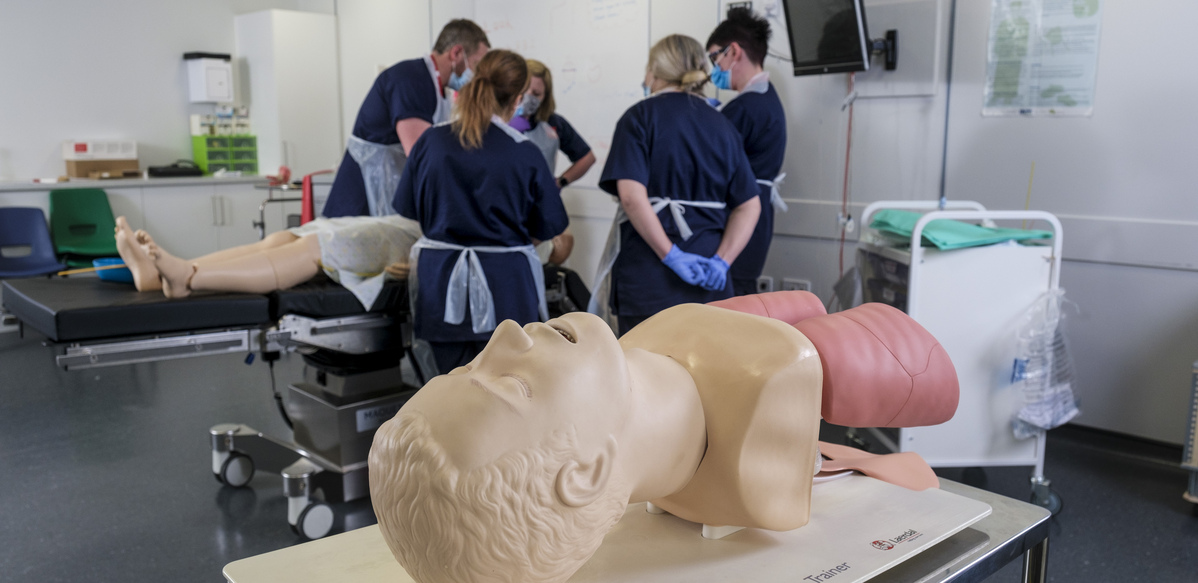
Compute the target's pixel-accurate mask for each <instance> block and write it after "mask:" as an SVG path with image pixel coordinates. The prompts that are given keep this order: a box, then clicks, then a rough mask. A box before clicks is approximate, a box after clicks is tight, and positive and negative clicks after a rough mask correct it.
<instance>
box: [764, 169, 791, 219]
mask: <svg viewBox="0 0 1198 583" xmlns="http://www.w3.org/2000/svg"><path fill="white" fill-rule="evenodd" d="M785 179H786V173H785V172H783V173H781V174H779V175H778V177H777V178H775V179H773V180H762V179H760V178H759V179H757V184H764V185H765V186H768V187H770V204H772V205H774V210H777V211H779V212H786V211H788V210H790V207H788V206H786V201H784V200H782V193H780V192H778V187H779V186H782V181H783V180H785Z"/></svg>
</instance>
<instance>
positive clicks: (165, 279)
mask: <svg viewBox="0 0 1198 583" xmlns="http://www.w3.org/2000/svg"><path fill="white" fill-rule="evenodd" d="M146 250H147V251H148V252H149V254H150V257H152V258H154V266H155V267H157V268H158V274H159V276H160V277H161V281H162V293H163V294H165V295H166V297H168V298H185V297H187V296H188V295H191V276H193V275H195V272H196V268H195V265H194V264H193V263H192V262H190V261H186V260H183V259H179V258H178V257H175V256H174V255H171V254H170V253H167V252H166V251H165V250H163V249H162V248H161V247H159V246H158V245H156V244H154V243H150V244H148V245H146Z"/></svg>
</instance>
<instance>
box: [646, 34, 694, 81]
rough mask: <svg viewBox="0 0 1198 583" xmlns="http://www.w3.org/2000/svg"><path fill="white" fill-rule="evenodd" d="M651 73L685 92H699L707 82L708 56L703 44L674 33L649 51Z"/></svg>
mask: <svg viewBox="0 0 1198 583" xmlns="http://www.w3.org/2000/svg"><path fill="white" fill-rule="evenodd" d="M648 69H649V73H651V74H652V75H653V76H654V77H656V78H658V79H661V80H662V81H665V82H666V83H669V84H670V85H673V86H675V87H678V88H679V89H681V90H683V91H687V92H690V93H699V92H700V91H702V89H703V85H705V84H706V83H707V80H708V79H709V75H708V73H707V53H705V52H703V47H702V46H700V45H699V41H697V40H695V39H693V38H691V37H689V36H686V35H683V34H671V35H670V36H667V37H665V38H663V39H661V40H659V41H657V44H655V45H653V48H651V49H649V66H648Z"/></svg>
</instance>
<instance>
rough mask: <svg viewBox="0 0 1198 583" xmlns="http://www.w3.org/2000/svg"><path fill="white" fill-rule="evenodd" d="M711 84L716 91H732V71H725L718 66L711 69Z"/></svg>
mask: <svg viewBox="0 0 1198 583" xmlns="http://www.w3.org/2000/svg"><path fill="white" fill-rule="evenodd" d="M711 84H712V85H715V86H716V89H725V90H731V89H732V70H731V69H729V70H727V71H725V70H723V69H721V68H720V66H719V65H712V67H711Z"/></svg>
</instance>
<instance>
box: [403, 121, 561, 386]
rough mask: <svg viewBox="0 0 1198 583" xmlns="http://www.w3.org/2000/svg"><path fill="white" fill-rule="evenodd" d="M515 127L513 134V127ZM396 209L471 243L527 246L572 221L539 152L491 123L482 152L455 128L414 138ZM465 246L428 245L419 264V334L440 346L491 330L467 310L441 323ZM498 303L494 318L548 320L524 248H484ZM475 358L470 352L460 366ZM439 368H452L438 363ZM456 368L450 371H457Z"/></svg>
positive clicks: (433, 230) (435, 235)
mask: <svg viewBox="0 0 1198 583" xmlns="http://www.w3.org/2000/svg"><path fill="white" fill-rule="evenodd" d="M512 131H514V130H512ZM394 206H395V210H396V211H397V212H399V214H401V215H403V216H405V217H408V218H410V219H415V220H417V221H419V222H420V227H421V229H423V231H424V236H425V237H427V238H429V239H432V240H434V241H442V242H445V243H452V244H456V245H463V246H467V247H472V246H500V247H514V246H520V245H529V244H531V243H532V239H537V240H541V241H548V240H550V239H552V238H553V237H556V236H557V235H559V234H561V232H562V231H564V230H565V229H566V226H567V224H568V222H569V219H568V218H567V217H566V209H565V207H564V206H563V205H562V199H561V192H560V191H559V190H558V188H557V184H556V183H555V182H554V177H553V174H551V173H550V172H549V168H548V166H546V165H545V159H544V158H542V157H541V152H540V151H539V150H538V149H537V147H536V146H534V145H533V144H532V142H529V141H522V142H519V143H517V142H516V141H515V139H514V138H513V137H512V136H511V135H509V134H508V133H507V132H505V131H504V130H503V129H501V128H500V127H499V126H497V125H495V124H494V123H492V124H491V125H490V126H488V128H487V132H486V134H485V135H484V137H483V144H482V147H481V148H477V149H473V150H467V149H465V148H464V147H463V146H462V144H461V142H460V141H458V138H457V136H456V135H455V134H454V133H453V130H452V126H450V125H442V126H435V127H432V128H429V129H428V130H427V131H425V132H424V135H422V136H421V137H420V139H419V140H418V141H417V142H416V145H415V146H414V147H413V148H412V152H411V155H410V156H409V158H408V164H407V165H406V166H405V167H404V171H403V176H402V177H401V178H400V181H399V189H398V190H397V191H396V194H395V201H394ZM459 254H461V251H448V250H436V249H424V250H422V251H421V252H420V262H419V265H417V266H416V275H417V281H418V282H419V289H418V292H417V298H416V305H415V306H414V307H415V318H416V323H415V324H416V336H417V337H419V338H423V339H425V340H427V341H429V342H430V343H432V344H433V348H434V352H436V351H437V348H438V343H450V344H452V343H480V344H481V343H483V342H486V340H487V339H488V338H490V336H491V333H490V332H485V333H475V332H474V331H473V330H472V329H471V323H470V310H469V307H467V309H466V317H465V319H464V320H463V321H462V323H461V324H458V325H454V324H448V323H446V322H445V321H444V316H445V294H446V291H447V289H448V286H449V278H450V274H451V272H452V270H453V266H454V262H456V261H457V259H458V255H459ZM478 257H479V262H480V263H481V264H482V268H483V272H484V273H485V274H486V277H487V284H488V285H489V286H490V288H491V292H492V294H493V295H494V300H495V320H496V322H502V321H503V320H515V321H516V322H517V323H519V324H520V325H524V324H527V323H529V322H539V321H540V320H541V316H540V312H539V305H538V302H537V297H538V296H537V287H536V283H535V280H534V279H533V274H532V272H531V271H530V269H529V264H528V258H527V257H526V256H525V255H524V254H522V253H481V252H480V253H479V254H478ZM473 356H474V355H473V354H464V355H462V356H461V357H459V358H464V359H465V360H462V361H460V362H459V363H458V365H461V364H465V363H466V362H469V361H470V359H471V358H473ZM438 364H439V366H440V367H441V368H442V372H448V369H446V367H445V365H444V364H442V363H441V359H440V358H439V359H438ZM450 368H452V367H450Z"/></svg>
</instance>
